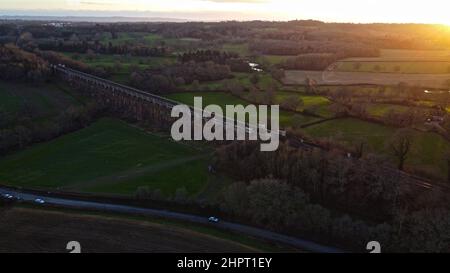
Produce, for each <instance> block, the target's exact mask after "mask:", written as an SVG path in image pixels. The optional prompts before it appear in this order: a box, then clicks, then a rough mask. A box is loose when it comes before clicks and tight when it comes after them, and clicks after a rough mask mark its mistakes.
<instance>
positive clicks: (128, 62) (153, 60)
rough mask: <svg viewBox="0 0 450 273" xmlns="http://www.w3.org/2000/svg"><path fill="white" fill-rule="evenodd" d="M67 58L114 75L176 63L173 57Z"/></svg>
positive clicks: (70, 54) (77, 55)
mask: <svg viewBox="0 0 450 273" xmlns="http://www.w3.org/2000/svg"><path fill="white" fill-rule="evenodd" d="M65 54H66V55H67V56H68V57H70V58H72V59H74V60H78V61H81V62H83V63H85V64H87V65H89V66H92V67H102V68H113V69H114V73H119V74H120V73H128V74H129V73H130V72H131V68H133V67H136V68H139V69H155V68H160V67H164V66H168V65H171V64H173V63H175V62H176V58H175V57H139V56H121V55H105V54H96V55H93V56H89V55H88V54H74V53H65Z"/></svg>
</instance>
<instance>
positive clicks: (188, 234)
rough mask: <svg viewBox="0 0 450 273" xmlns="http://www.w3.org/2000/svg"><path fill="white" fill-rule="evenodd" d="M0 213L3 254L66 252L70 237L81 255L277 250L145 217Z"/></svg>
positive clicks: (27, 210)
mask: <svg viewBox="0 0 450 273" xmlns="http://www.w3.org/2000/svg"><path fill="white" fill-rule="evenodd" d="M0 214H1V217H2V225H0V233H1V234H2V236H1V237H0V252H1V253H6V252H9V253H11V252H21V253H34V252H57V253H67V252H68V250H66V245H67V243H68V242H70V241H73V240H76V241H78V242H80V244H81V251H82V252H83V253H91V252H96V253H118V252H135V253H136V252H139V253H152V252H176V253H181V252H184V253H186V252H189V253H191V252H195V253H205V252H237V253H240V252H261V251H281V248H278V249H277V248H276V247H272V246H271V245H269V244H266V243H264V242H261V241H258V240H255V239H251V238H248V237H246V236H241V235H233V234H229V233H226V232H222V231H216V230H214V229H212V228H209V227H203V226H199V225H194V224H189V223H178V222H171V221H167V220H158V219H151V218H148V217H147V218H144V217H134V218H133V217H126V216H115V215H109V214H104V215H100V214H95V213H93V212H88V213H84V212H78V211H61V210H40V209H31V208H12V209H10V210H6V211H0ZM86 231H89V232H86ZM286 249H288V248H286ZM291 251H293V250H291Z"/></svg>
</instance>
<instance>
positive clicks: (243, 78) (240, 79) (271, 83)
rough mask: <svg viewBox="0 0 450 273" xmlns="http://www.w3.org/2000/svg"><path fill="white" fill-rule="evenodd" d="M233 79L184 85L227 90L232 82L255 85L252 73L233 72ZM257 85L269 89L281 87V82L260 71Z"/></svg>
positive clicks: (246, 85)
mask: <svg viewBox="0 0 450 273" xmlns="http://www.w3.org/2000/svg"><path fill="white" fill-rule="evenodd" d="M232 75H233V78H232V79H224V80H220V81H211V82H201V83H200V84H199V85H198V86H195V85H193V84H187V85H185V86H183V88H184V89H185V90H188V91H194V92H195V91H225V90H226V89H227V86H228V84H229V83H230V82H235V83H238V84H239V85H240V86H241V87H243V88H247V89H248V88H250V87H252V86H253V83H252V82H251V80H250V79H251V77H252V74H251V73H232ZM256 87H258V88H259V89H261V90H267V89H268V88H271V87H275V88H281V84H280V83H279V82H278V81H276V80H275V79H273V78H272V76H271V75H270V74H268V73H264V72H263V73H258V82H257V83H256Z"/></svg>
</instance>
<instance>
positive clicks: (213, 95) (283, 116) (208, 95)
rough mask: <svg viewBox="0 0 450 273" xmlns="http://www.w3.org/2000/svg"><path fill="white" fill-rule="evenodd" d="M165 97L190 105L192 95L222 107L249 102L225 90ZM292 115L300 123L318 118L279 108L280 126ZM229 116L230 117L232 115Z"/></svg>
mask: <svg viewBox="0 0 450 273" xmlns="http://www.w3.org/2000/svg"><path fill="white" fill-rule="evenodd" d="M167 97H168V98H170V99H172V100H175V101H178V102H180V103H183V104H186V105H191V106H192V105H193V104H194V97H202V98H203V107H205V106H206V105H209V104H216V105H219V106H220V107H222V109H225V107H226V105H244V106H246V105H248V104H249V102H246V101H244V100H242V99H240V98H237V97H235V96H233V95H231V94H228V93H225V92H182V93H174V94H170V95H167ZM224 114H225V113H224ZM294 116H295V123H300V124H307V123H310V122H314V121H317V120H319V119H318V118H315V117H310V116H305V115H301V114H294V113H292V112H287V111H282V110H280V126H282V127H288V126H292V125H293V118H294ZM229 117H230V118H232V116H229ZM241 121H243V120H241Z"/></svg>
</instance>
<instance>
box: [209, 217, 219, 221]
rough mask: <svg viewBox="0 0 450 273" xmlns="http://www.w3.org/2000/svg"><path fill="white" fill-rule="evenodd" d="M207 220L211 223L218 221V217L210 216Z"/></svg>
mask: <svg viewBox="0 0 450 273" xmlns="http://www.w3.org/2000/svg"><path fill="white" fill-rule="evenodd" d="M208 221H209V222H211V223H219V218H217V217H212V216H211V217H209V218H208Z"/></svg>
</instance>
